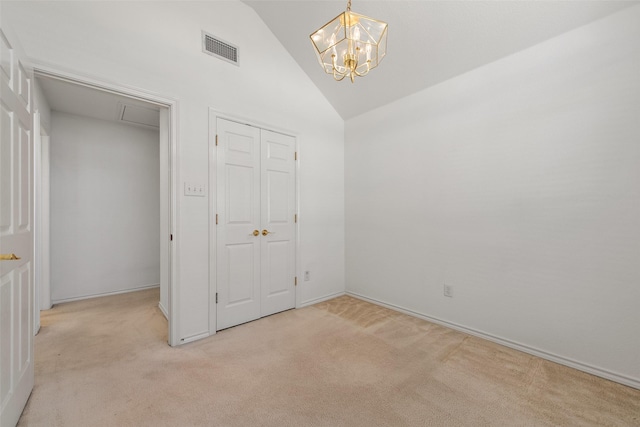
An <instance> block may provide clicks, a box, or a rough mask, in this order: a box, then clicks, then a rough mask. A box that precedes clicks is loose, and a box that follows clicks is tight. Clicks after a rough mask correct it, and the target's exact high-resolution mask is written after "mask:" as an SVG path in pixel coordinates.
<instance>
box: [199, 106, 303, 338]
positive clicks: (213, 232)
mask: <svg viewBox="0 0 640 427" xmlns="http://www.w3.org/2000/svg"><path fill="white" fill-rule="evenodd" d="M218 119H224V120H229V121H231V122H236V123H240V124H244V125H248V126H253V127H257V128H260V129H265V130H269V131H272V132H277V133H282V134H284V135H289V136H292V137H294V138H295V140H296V143H295V150H296V153H298V154H297V160H296V162H295V173H296V176H295V186H296V188H295V198H296V202H295V210H296V213H297V215H298V221H297V222H296V223H295V233H296V236H295V245H296V247H295V256H296V261H295V265H294V275H295V277H296V278H301V277H302V276H301V274H300V272H301V270H300V264H301V263H300V224H301V223H302V221H301V215H300V141H299V132H296V131H292V130H290V129H283V128H279V127H277V126H273V125H270V124H266V123H263V122H261V121H260V120H255V119H252V118H247V117H242V116H237V115H233V114H228V113H224V112H222V111H220V110H217V109H215V108H213V107H209V193H208V195H209V224H212V226H211V227H209V229H210V232H209V335H215V334H216V332H217V321H218V311H217V306H216V299H215V294H216V292H218V284H217V281H216V268H217V253H216V242H217V238H218V233H217V228H216V227H215V221H216V213H217V194H216V184H217V182H216V178H217V173H218V170H217V167H216V165H217V161H218V155H217V150H216V136H217V134H218V124H217V123H218ZM297 282H298V286H301V282H302V280H297ZM298 286H296V287H295V292H296V303H295V308H299V307H300V305H301V294H302V292H300V291H299V290H298Z"/></svg>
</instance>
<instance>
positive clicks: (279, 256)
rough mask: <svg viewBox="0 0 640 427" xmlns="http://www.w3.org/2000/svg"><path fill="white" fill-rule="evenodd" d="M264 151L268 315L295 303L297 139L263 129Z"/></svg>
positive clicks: (264, 272)
mask: <svg viewBox="0 0 640 427" xmlns="http://www.w3.org/2000/svg"><path fill="white" fill-rule="evenodd" d="M261 151H262V155H261V159H262V162H261V175H262V197H261V199H262V200H261V202H262V203H261V217H262V235H261V238H262V240H261V245H260V246H261V251H260V252H261V258H262V260H261V264H262V268H261V290H262V309H261V314H262V316H268V315H270V314H273V313H278V312H280V311H283V310H288V309H290V308H293V307H295V302H296V296H295V283H294V280H295V273H294V272H295V256H296V252H295V220H294V215H295V185H296V181H295V160H294V156H295V138H293V137H291V136H288V135H282V134H279V133H275V132H270V131H267V130H262V131H261ZM265 234H266V235H265Z"/></svg>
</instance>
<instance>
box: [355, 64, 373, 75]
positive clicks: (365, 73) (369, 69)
mask: <svg viewBox="0 0 640 427" xmlns="http://www.w3.org/2000/svg"><path fill="white" fill-rule="evenodd" d="M369 71H371V61H367V71H364V72H362V73H359V72H358V71H356V70H353V72H354V73H356V75H357V76H358V77H364V76H366V75H367V74H369Z"/></svg>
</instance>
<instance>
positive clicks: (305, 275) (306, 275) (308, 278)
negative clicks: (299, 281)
mask: <svg viewBox="0 0 640 427" xmlns="http://www.w3.org/2000/svg"><path fill="white" fill-rule="evenodd" d="M309 280H311V273H309V270H307V271H305V272H304V281H305V282H308V281H309Z"/></svg>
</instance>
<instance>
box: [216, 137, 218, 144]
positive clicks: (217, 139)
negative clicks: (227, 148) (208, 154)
mask: <svg viewBox="0 0 640 427" xmlns="http://www.w3.org/2000/svg"><path fill="white" fill-rule="evenodd" d="M217 146H218V135H216V147H217Z"/></svg>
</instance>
